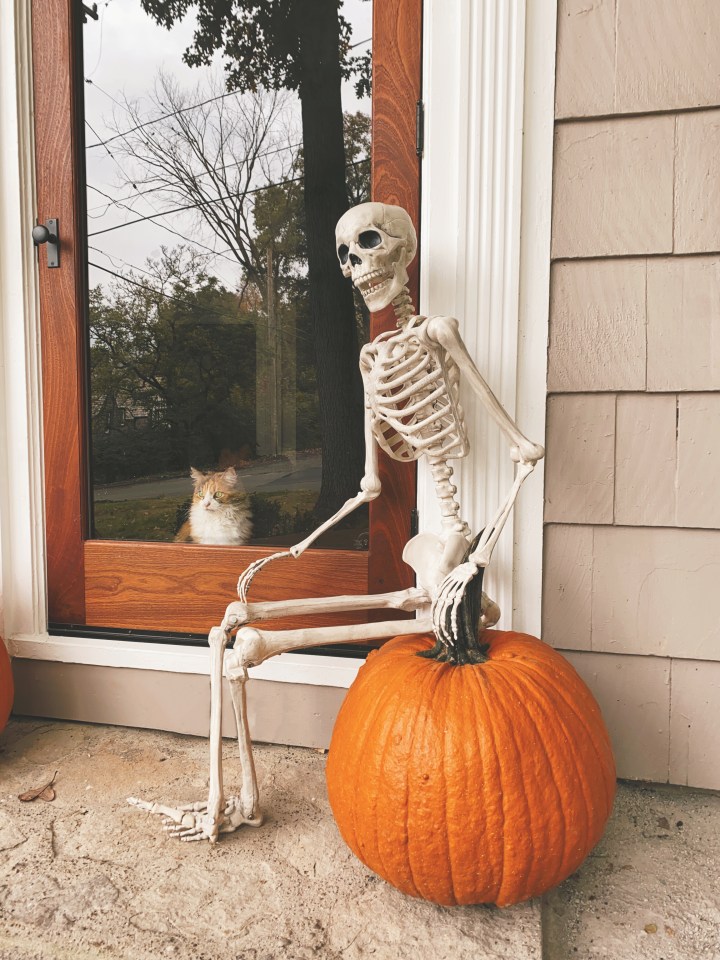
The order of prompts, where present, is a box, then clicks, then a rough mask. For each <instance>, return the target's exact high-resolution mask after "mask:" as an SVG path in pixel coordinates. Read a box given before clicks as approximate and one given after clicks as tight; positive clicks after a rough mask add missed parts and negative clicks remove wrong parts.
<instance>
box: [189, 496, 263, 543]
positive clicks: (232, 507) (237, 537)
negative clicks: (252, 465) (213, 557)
mask: <svg viewBox="0 0 720 960" xmlns="http://www.w3.org/2000/svg"><path fill="white" fill-rule="evenodd" d="M208 499H209V500H210V501H211V505H210V506H209V507H206V506H205V503H206V501H207V500H208ZM190 530H191V532H192V538H193V540H194V541H195V542H196V543H209V544H225V545H230V544H232V545H234V546H237V545H238V544H241V543H247V541H248V540H249V539H250V536H251V535H252V522H251V520H250V511H249V509H248V507H247V504H245V503H240V504H226V503H222V504H221V503H216V502H215V501H214V500H213V499H212V496H206V497H205V498H204V499H203V500H201V501H200V502H199V503H194V504H193V505H192V507H191V508H190Z"/></svg>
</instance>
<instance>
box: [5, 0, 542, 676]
mask: <svg viewBox="0 0 720 960" xmlns="http://www.w3.org/2000/svg"><path fill="white" fill-rule="evenodd" d="M29 6H30V5H29V4H28V3H26V2H25V0H0V323H1V324H2V326H1V328H0V577H1V578H0V632H1V633H2V635H4V636H5V637H6V638H9V644H10V649H11V652H12V653H13V654H14V655H15V656H16V657H20V658H23V659H29V660H33V659H39V660H50V661H57V662H60V663H66V664H68V663H70V664H72V663H76V664H93V665H98V666H107V667H108V668H115V667H129V668H133V669H140V670H152V671H166V672H179V673H196V674H206V673H207V656H206V653H205V651H204V650H202V649H201V648H198V649H194V650H188V648H187V647H181V646H176V645H172V644H168V645H163V646H158V645H157V644H147V643H128V642H124V641H111V640H99V639H98V640H78V639H77V638H69V637H55V636H54V637H50V636H49V635H48V633H47V616H46V609H47V587H46V581H45V546H44V543H45V539H44V538H45V531H44V500H43V488H42V480H43V454H42V411H41V381H40V378H41V364H40V348H39V306H38V284H37V266H36V257H35V254H34V250H33V247H32V243H31V240H30V229H31V226H32V224H33V223H34V220H35V212H36V211H35V177H34V144H33V127H32V116H33V114H32V74H31V49H32V48H31V35H30V22H29ZM555 19H556V0H529V2H528V3H527V5H526V3H525V0H484V2H480V0H426V3H425V12H424V54H423V70H424V100H425V112H426V136H425V144H426V149H425V156H424V159H423V166H422V182H423V190H422V212H421V217H422V225H421V238H422V246H421V250H422V263H421V274H422V285H421V301H420V309H421V311H422V312H423V313H426V314H429V313H442V314H446V315H455V316H457V317H458V319H459V321H460V323H461V331H462V334H463V337H464V338H465V340H466V342H467V344H468V347H469V349H470V351H471V353H472V354H473V355H474V356H475V358H476V359H477V362H478V366H479V368H480V370H481V372H482V373H483V375H484V376H485V377H486V379H487V380H488V382H489V383H490V385H491V386H492V388H493V389H494V390H495V392H496V393H497V395H498V397H499V398H500V400H501V402H502V403H503V405H504V406H505V407H506V409H507V410H508V411H509V412H510V413H511V415H513V416H515V417H516V418H517V420H518V423H519V424H520V426H521V429H522V430H523V432H524V433H525V434H526V435H528V436H529V437H531V438H532V439H534V440H539V441H542V439H543V436H544V422H545V379H546V342H547V324H548V290H549V269H550V197H551V184H552V131H553V91H554V77H555ZM468 407H469V412H468V413H469V415H468V420H469V427H470V439H471V444H472V452H471V455H470V457H469V458H468V459H467V460H466V461H465V462H463V463H461V464H460V465H459V469H458V470H457V474H456V475H457V478H458V487H459V490H460V496H461V498H462V504H463V509H464V512H465V516H466V518H467V519H468V520H469V522H471V523H472V524H474V526H475V527H476V528H478V529H479V527H480V526H482V523H483V518H484V517H487V516H488V515H489V514H490V512H491V511H492V509H493V505H495V504H497V502H498V499H499V496H500V493H501V492H502V491H503V489H505V488H506V487H507V486H508V485H509V480H510V476H511V474H510V469H511V465H510V461H509V457H508V452H507V448H506V446H505V444H504V441H502V439H501V438H500V436H499V435H496V432H495V431H493V429H492V427H488V425H487V424H486V423H485V422H484V420H483V418H482V417H480V416H478V411H477V410H476V409H474V405H473V404H472V403H470V404H466V409H467V408H468ZM542 498H543V482H542V469H541V468H539V469H538V470H536V472H535V473H534V474H533V476H532V477H531V479H530V480H529V481H528V482H527V483H526V485H525V487H524V489H523V491H522V494H521V496H520V498H519V502H518V507H517V511H516V515H515V521H514V526H512V525H510V524H508V528H507V529H506V531H505V532H504V534H503V537H502V539H501V541H500V543H499V545H498V549H497V550H496V554H495V559H494V561H493V573H492V574H491V576H490V581H491V589H492V590H493V591H494V596H495V598H496V599H497V600H498V601H499V602H500V605H501V607H502V608H503V609H504V618H503V621H502V622H501V626H503V625H504V626H507V627H509V626H510V625H511V624H512V626H514V627H515V628H516V629H524V630H527V631H529V632H533V633H539V630H540V602H541V581H542ZM418 505H419V510H420V516H421V528H422V529H430V530H432V529H438V525H437V520H438V518H437V516H436V515H435V502H434V497H433V496H432V495H431V492H430V488H429V486H428V478H427V476H426V475H425V472H423V471H422V470H421V475H420V483H419V493H418ZM220 613H221V611H218V614H220ZM361 662H362V661H360V660H347V659H342V658H339V657H314V656H313V657H307V656H303V655H291V654H288V655H285V656H283V657H279V658H276V659H274V660H272V661H269V662H268V663H266V664H263V665H262V667H260V668H258V669H257V671H255V675H256V676H258V677H262V679H265V680H270V681H278V682H283V683H303V684H311V685H312V684H315V685H327V686H334V687H346V686H348V685H349V684H350V682H351V681H352V679H353V677H354V675H355V672H356V671H357V669H358V667H359V665H360V663H361Z"/></svg>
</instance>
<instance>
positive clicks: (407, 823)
mask: <svg viewBox="0 0 720 960" xmlns="http://www.w3.org/2000/svg"><path fill="white" fill-rule="evenodd" d="M438 674H439V671H438ZM433 679H439V678H436V677H435V676H433V675H432V674H430V675H422V681H423V683H422V690H423V691H424V688H425V687H426V686H429V685H430V681H431V680H433ZM420 693H421V689H420V688H418V689H416V691H415V697H414V699H413V706H414V708H415V715H414V717H413V726H412V738H411V740H410V744H409V748H408V757H412V756H413V749H414V746H415V740H416V739H417V726H418V717H419V715H420V712H421V708H422V701H423V699H424V697H423V698H421V697H420ZM410 806H411V804H410V764H409V763H407V764H406V765H405V809H404V811H403V813H404V816H403V822H404V825H405V837H406V838H409V836H410ZM405 851H406V852H405V857H404V860H405V863H406V864H407V869H408V873H409V874H410V882H411V883H412V886H413V890H414V891H415V893H414V896H416V897H421V896H422V894H421V893H420V891H419V888H418V883H417V879H416V876H415V871H414V870H413V865H412V859H411V857H410V845H409V841H408V842H406V844H405Z"/></svg>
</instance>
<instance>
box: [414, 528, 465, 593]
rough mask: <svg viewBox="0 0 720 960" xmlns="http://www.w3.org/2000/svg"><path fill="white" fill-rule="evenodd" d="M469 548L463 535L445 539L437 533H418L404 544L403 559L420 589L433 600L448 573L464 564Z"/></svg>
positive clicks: (453, 535)
mask: <svg viewBox="0 0 720 960" xmlns="http://www.w3.org/2000/svg"><path fill="white" fill-rule="evenodd" d="M467 548H468V540H466V538H465V537H464V536H463V535H462V534H461V533H451V534H449V535H448V536H447V537H446V538H445V539H443V538H441V537H438V536H437V535H436V534H434V533H419V534H418V535H417V536H416V537H413V538H412V540H408V542H407V543H406V544H405V549H404V550H403V555H402V557H403V560H404V561H405V563H407V564H408V566H410V567H412V568H413V570H414V571H415V574H416V576H417V582H418V586H420V587H424V588H425V589H426V590H427V591H428V593H430V595H431V596H432V595H433V593H434V592H435V590H436V588H437V586H438V585H439V584H440V583H442V581H443V580H444V579H445V577H446V576H447V575H448V573H450V571H451V570H454V569H455V567H456V566H457V565H458V564H459V563H462V560H463V557H464V556H465V552H466V551H467Z"/></svg>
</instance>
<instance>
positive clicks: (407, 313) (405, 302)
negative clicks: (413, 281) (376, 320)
mask: <svg viewBox="0 0 720 960" xmlns="http://www.w3.org/2000/svg"><path fill="white" fill-rule="evenodd" d="M392 305H393V310H394V311H395V319H396V320H397V325H398V326H399V327H402V326H404V324H405V321H406V320H408V319H409V318H410V317H412V316H414V315H415V306H414V304H413V302H412V298H411V296H410V291H409V290H408V288H407V287H403V292H402V293H399V294H398V295H397V296H396V297H395V299H394V300H393V302H392Z"/></svg>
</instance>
